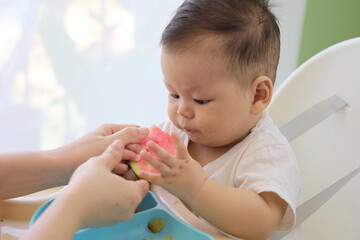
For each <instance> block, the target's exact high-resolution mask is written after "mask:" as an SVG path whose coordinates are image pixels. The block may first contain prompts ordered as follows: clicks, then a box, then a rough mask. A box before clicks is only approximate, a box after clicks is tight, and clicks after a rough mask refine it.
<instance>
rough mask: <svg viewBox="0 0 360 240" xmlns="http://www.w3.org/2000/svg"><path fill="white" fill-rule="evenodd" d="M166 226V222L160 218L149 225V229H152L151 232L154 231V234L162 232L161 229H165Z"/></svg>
mask: <svg viewBox="0 0 360 240" xmlns="http://www.w3.org/2000/svg"><path fill="white" fill-rule="evenodd" d="M164 225H165V221H164V220H162V219H160V218H156V219H155V220H153V221H151V222H149V224H148V228H149V229H150V231H152V232H153V233H158V232H160V231H161V229H163V227H164Z"/></svg>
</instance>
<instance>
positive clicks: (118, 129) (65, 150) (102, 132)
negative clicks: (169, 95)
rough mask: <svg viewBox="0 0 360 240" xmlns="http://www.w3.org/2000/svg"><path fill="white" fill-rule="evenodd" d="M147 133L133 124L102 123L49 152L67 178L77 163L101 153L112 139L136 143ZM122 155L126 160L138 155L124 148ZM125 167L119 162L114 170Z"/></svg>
mask: <svg viewBox="0 0 360 240" xmlns="http://www.w3.org/2000/svg"><path fill="white" fill-rule="evenodd" d="M148 133H149V132H148V129H147V128H139V127H137V126H135V125H125V124H103V125H101V126H100V127H98V128H96V129H95V130H93V131H92V132H89V133H87V134H85V135H84V136H82V137H81V138H79V139H77V140H75V141H74V142H71V143H69V144H67V145H64V146H62V147H59V148H57V149H54V150H50V151H49V152H50V155H52V156H55V158H56V159H57V160H58V162H59V163H60V164H61V165H63V166H64V167H61V168H62V169H65V171H64V172H65V173H67V174H68V178H67V180H68V179H69V178H70V176H71V174H72V173H73V171H74V170H75V169H76V168H77V167H78V166H79V165H81V164H82V163H83V162H85V161H86V160H88V159H89V158H91V157H94V156H98V155H100V154H102V153H103V152H104V151H105V149H106V148H107V147H108V146H109V145H110V144H111V143H112V142H113V141H114V140H116V139H121V140H122V141H123V143H124V145H126V144H128V143H138V142H139V141H141V140H142V139H144V138H145V137H146V136H147V135H148ZM123 157H124V159H128V160H135V161H136V160H138V155H137V154H135V153H134V152H132V151H129V150H127V149H124V152H123ZM127 169H128V167H127V165H125V164H121V163H120V164H118V165H117V166H115V169H114V171H115V172H117V173H119V174H121V173H124V172H126V170H127ZM66 183H67V182H64V183H63V184H66Z"/></svg>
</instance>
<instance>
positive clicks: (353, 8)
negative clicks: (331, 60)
mask: <svg viewBox="0 0 360 240" xmlns="http://www.w3.org/2000/svg"><path fill="white" fill-rule="evenodd" d="M354 37H360V0H308V1H307V6H306V15H305V22H304V28H303V35H302V41H301V46H300V53H299V59H298V65H300V64H301V63H303V62H304V61H306V60H307V59H309V58H310V57H312V56H313V55H315V54H316V53H318V52H320V51H321V50H323V49H325V48H327V47H329V46H331V45H334V44H336V43H338V42H341V41H344V40H346V39H350V38H354Z"/></svg>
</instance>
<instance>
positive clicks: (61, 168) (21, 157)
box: [0, 124, 149, 199]
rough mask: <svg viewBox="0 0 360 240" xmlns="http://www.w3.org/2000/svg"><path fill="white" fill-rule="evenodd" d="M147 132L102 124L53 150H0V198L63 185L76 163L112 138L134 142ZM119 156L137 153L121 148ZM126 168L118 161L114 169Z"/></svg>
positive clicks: (133, 156)
mask: <svg viewBox="0 0 360 240" xmlns="http://www.w3.org/2000/svg"><path fill="white" fill-rule="evenodd" d="M128 126H131V127H128ZM148 133H149V132H148V129H147V128H138V127H135V126H134V125H120V124H104V125H102V126H100V127H98V128H97V129H95V130H94V131H92V132H90V133H88V134H86V135H84V136H83V137H81V138H79V139H77V140H75V141H74V142H71V143H69V144H67V145H64V146H62V147H59V148H56V149H53V150H42V151H26V152H13V153H0V182H6V184H0V199H7V198H12V197H18V196H22V195H25V194H29V193H34V192H36V191H40V190H44V189H47V188H51V187H56V186H62V185H66V184H68V182H69V179H70V177H71V175H72V174H73V172H74V171H75V169H76V168H77V167H78V166H79V165H80V164H82V163H83V162H85V161H86V160H88V159H89V158H91V157H94V156H99V155H100V154H102V153H103V152H104V151H105V149H106V148H107V147H108V146H109V145H110V144H111V143H112V142H113V141H114V140H115V139H120V140H122V141H123V143H124V144H125V145H126V144H128V143H138V142H140V141H141V140H142V139H144V138H145V137H146V136H147V135H148ZM123 158H124V159H131V160H137V159H138V155H137V154H135V153H133V152H131V151H129V150H124V151H123ZM127 169H128V167H127V165H125V164H122V163H119V164H117V166H115V169H114V171H115V172H117V173H119V174H121V173H124V172H125V171H126V170H127Z"/></svg>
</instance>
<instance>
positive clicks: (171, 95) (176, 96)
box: [169, 93, 179, 99]
mask: <svg viewBox="0 0 360 240" xmlns="http://www.w3.org/2000/svg"><path fill="white" fill-rule="evenodd" d="M169 96H170V97H172V98H175V99H178V98H179V95H176V94H172V93H170V94H169Z"/></svg>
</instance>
